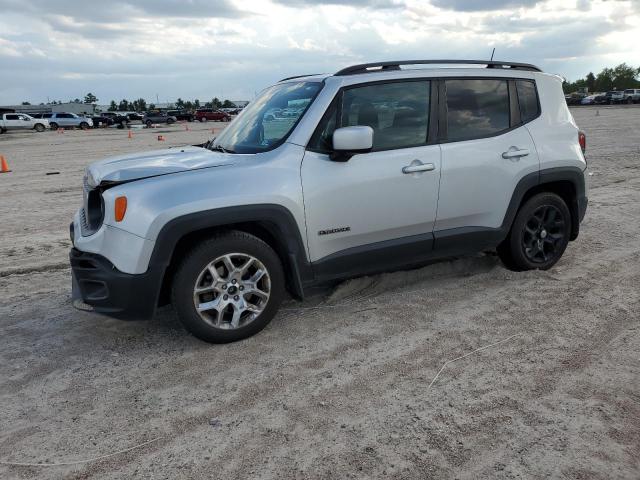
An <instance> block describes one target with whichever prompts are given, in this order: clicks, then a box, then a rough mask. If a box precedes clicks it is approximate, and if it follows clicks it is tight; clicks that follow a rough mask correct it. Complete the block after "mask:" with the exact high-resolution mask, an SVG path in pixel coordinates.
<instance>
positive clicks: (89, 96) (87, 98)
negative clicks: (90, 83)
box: [84, 92, 98, 104]
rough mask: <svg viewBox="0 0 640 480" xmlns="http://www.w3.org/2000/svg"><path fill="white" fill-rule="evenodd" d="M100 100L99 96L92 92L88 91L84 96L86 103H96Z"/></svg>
mask: <svg viewBox="0 0 640 480" xmlns="http://www.w3.org/2000/svg"><path fill="white" fill-rule="evenodd" d="M97 101H98V98H97V97H96V96H95V95H94V94H93V93H91V92H89V93H87V94H86V95H85V96H84V103H87V104H89V103H96V102H97Z"/></svg>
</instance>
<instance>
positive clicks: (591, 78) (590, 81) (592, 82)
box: [585, 72, 596, 92]
mask: <svg viewBox="0 0 640 480" xmlns="http://www.w3.org/2000/svg"><path fill="white" fill-rule="evenodd" d="M585 80H586V84H587V88H588V89H589V91H590V92H593V91H594V90H595V88H596V76H595V75H594V74H593V72H589V73H588V74H587V77H586V78H585Z"/></svg>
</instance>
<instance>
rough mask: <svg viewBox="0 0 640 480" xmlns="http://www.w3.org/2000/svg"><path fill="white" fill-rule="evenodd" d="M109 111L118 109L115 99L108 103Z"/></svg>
mask: <svg viewBox="0 0 640 480" xmlns="http://www.w3.org/2000/svg"><path fill="white" fill-rule="evenodd" d="M109 111H110V112H117V111H118V104H117V103H116V102H115V100H111V103H110V104H109Z"/></svg>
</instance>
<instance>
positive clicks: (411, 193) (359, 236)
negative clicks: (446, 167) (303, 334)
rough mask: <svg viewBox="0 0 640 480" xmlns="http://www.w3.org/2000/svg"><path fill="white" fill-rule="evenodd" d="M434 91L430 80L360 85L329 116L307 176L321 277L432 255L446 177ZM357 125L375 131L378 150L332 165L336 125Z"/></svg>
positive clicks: (311, 238) (308, 159) (313, 249)
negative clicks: (440, 190)
mask: <svg viewBox="0 0 640 480" xmlns="http://www.w3.org/2000/svg"><path fill="white" fill-rule="evenodd" d="M432 90H433V89H432V82H430V81H429V80H425V79H416V80H415V81H406V80H405V81H394V82H378V83H375V84H368V85H364V86H363V85H356V86H353V87H349V88H347V89H345V90H344V91H343V92H341V93H339V94H338V96H337V97H336V99H335V100H334V102H333V104H332V106H331V107H330V108H329V110H328V111H327V113H326V114H325V116H324V118H323V120H322V121H321V123H320V125H319V126H318V128H317V130H316V132H315V133H314V135H313V137H312V139H311V141H310V143H309V145H308V148H307V151H306V153H305V156H304V160H303V162H302V171H301V175H302V187H303V193H304V205H305V214H306V222H307V236H308V245H309V252H310V257H311V260H312V262H314V270H316V274H319V275H320V276H323V275H324V276H331V274H335V275H338V274H344V273H348V272H349V271H354V270H357V271H366V270H375V269H376V266H384V263H385V262H388V263H389V264H398V263H402V258H400V257H403V256H406V257H407V258H413V259H415V260H418V259H419V257H420V256H421V254H424V255H427V254H428V253H429V252H430V251H431V246H432V238H433V237H432V230H433V222H434V220H435V215H436V206H437V201H438V183H439V179H440V147H439V145H437V144H435V134H436V132H435V130H433V129H430V126H432V125H434V124H433V121H432V119H431V118H430V117H431V116H432V115H433V114H434V112H435V106H436V105H437V97H434V95H435V93H437V92H433V91H432ZM435 90H437V89H435ZM434 98H435V99H436V100H435V104H434ZM432 105H433V108H432ZM354 125H366V126H370V127H371V128H372V129H373V131H374V138H373V149H372V151H370V152H368V153H363V154H357V155H354V156H353V157H351V158H350V159H349V160H348V161H344V162H338V161H332V160H331V158H330V153H331V151H332V135H333V131H334V130H335V128H336V126H338V127H346V126H354ZM407 167H413V170H414V172H413V173H412V172H411V170H407ZM416 167H419V168H416ZM354 260H355V261H354ZM323 265H326V268H325V267H323Z"/></svg>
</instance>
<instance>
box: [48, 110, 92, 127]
mask: <svg viewBox="0 0 640 480" xmlns="http://www.w3.org/2000/svg"><path fill="white" fill-rule="evenodd" d="M42 118H46V119H47V120H49V125H50V126H51V130H57V129H58V128H69V127H78V128H81V129H82V130H86V129H87V128H89V127H93V120H91V119H90V118H86V117H80V116H78V115H76V114H75V113H64V112H63V113H45V114H44V115H42Z"/></svg>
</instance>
